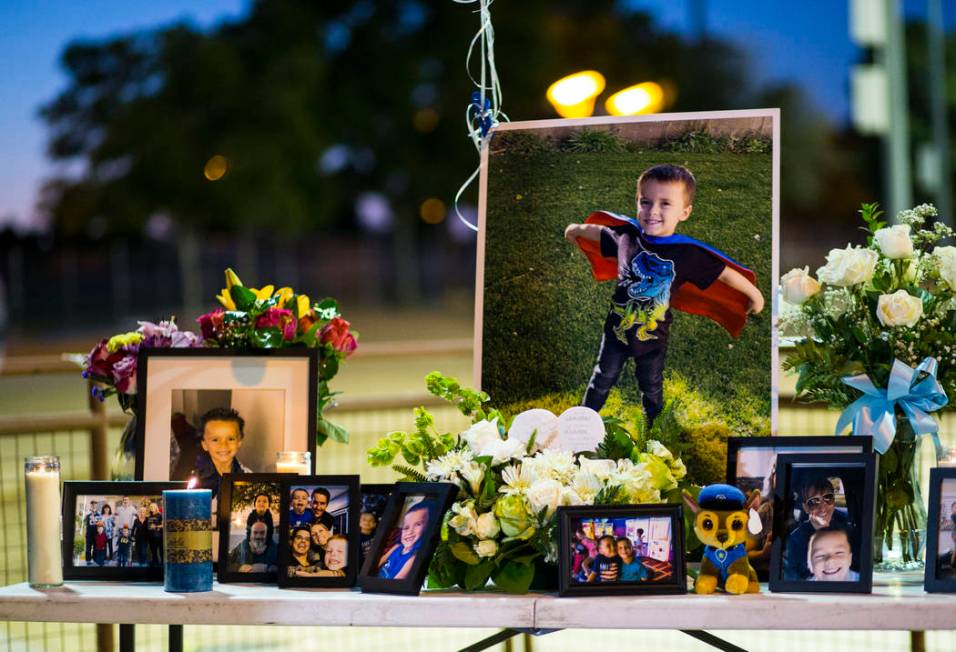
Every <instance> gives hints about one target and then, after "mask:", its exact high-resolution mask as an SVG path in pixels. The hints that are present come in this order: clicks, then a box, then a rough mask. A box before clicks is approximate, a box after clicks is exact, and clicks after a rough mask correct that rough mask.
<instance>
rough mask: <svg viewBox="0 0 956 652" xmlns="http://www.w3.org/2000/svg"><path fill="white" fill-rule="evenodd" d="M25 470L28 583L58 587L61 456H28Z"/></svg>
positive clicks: (60, 564) (60, 578) (61, 575)
mask: <svg viewBox="0 0 956 652" xmlns="http://www.w3.org/2000/svg"><path fill="white" fill-rule="evenodd" d="M25 471H26V496H27V550H28V560H29V582H30V586H35V587H39V588H45V587H51V586H60V585H61V584H63V556H62V554H61V549H60V511H61V503H60V459H59V458H58V457H52V456H51V457H28V458H27V460H26V465H25Z"/></svg>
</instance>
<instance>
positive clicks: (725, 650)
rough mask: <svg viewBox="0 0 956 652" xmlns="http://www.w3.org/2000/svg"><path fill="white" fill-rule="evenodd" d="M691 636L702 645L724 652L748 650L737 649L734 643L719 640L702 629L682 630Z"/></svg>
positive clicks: (743, 650)
mask: <svg viewBox="0 0 956 652" xmlns="http://www.w3.org/2000/svg"><path fill="white" fill-rule="evenodd" d="M680 631H682V632H684V633H685V634H687V635H688V636H690V637H691V638H696V639H697V640H698V641H700V642H701V643H706V644H707V645H710V646H711V647H715V648H717V649H718V650H722V652H747V650H745V649H743V648H742V647H737V646H736V645H734V644H733V643H728V642H727V641H725V640H724V639H722V638H718V637H716V636H714V635H713V634H711V633H709V632H705V631H703V630H700V629H682V630H680Z"/></svg>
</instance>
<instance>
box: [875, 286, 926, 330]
mask: <svg viewBox="0 0 956 652" xmlns="http://www.w3.org/2000/svg"><path fill="white" fill-rule="evenodd" d="M922 316H923V302H922V301H921V300H920V299H919V298H917V297H914V296H912V295H910V293H909V292H907V291H906V290H897V291H896V292H894V293H893V294H882V295H880V298H879V299H878V300H877V302H876V317H877V318H878V319H879V320H880V323H881V324H883V325H884V326H912V325H913V324H915V323H916V322H918V321H919V318H920V317H922Z"/></svg>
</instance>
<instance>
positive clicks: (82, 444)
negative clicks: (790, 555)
mask: <svg viewBox="0 0 956 652" xmlns="http://www.w3.org/2000/svg"><path fill="white" fill-rule="evenodd" d="M431 346H434V345H431ZM384 350H385V349H383V351H384ZM411 352H412V353H414V349H411ZM56 366H57V365H56V364H54V365H53V367H56ZM57 370H59V371H67V370H70V371H73V369H72V368H70V367H68V366H62V365H61V366H60V367H59V368H58V369H57V368H54V369H48V370H47V371H57ZM36 371H38V369H37V368H36V363H35V361H34V362H33V363H24V364H21V365H20V367H17V366H16V365H13V366H10V365H7V367H6V370H5V371H3V372H2V373H5V374H23V373H33V372H36ZM425 402H430V403H431V404H432V408H431V409H432V411H433V413H434V414H435V416H436V422H437V425H438V426H439V427H440V428H442V429H447V430H450V431H454V430H457V429H459V428H461V427H463V426H464V425H466V421H465V419H464V418H463V417H462V416H461V415H460V414H459V413H458V412H457V411H456V410H455V409H453V408H451V407H449V406H447V405H444V404H442V405H435V404H434V403H435V402H434V400H429V397H427V396H425V395H422V394H402V395H394V396H390V397H388V396H386V397H368V398H356V399H353V400H352V401H348V400H344V401H343V403H342V405H341V406H340V407H339V408H338V409H337V410H336V411H335V412H334V413H333V414H334V416H333V415H330V416H332V418H334V420H335V421H336V422H337V423H340V424H341V425H343V426H345V427H346V428H347V429H348V430H349V432H350V435H351V443H350V445H348V446H342V445H337V444H332V443H330V444H327V445H325V446H324V447H322V448H321V449H319V451H318V453H317V459H316V464H317V468H318V472H319V473H360V474H361V475H362V479H363V481H367V482H388V481H392V480H394V478H395V474H394V473H393V472H392V471H391V470H389V469H373V468H370V467H369V466H368V465H367V463H366V459H365V451H366V450H367V449H368V447H369V446H371V445H372V444H373V443H374V442H375V441H376V440H377V438H379V437H381V436H382V435H383V434H385V433H386V432H388V431H390V430H395V429H406V428H409V427H411V425H412V416H411V412H410V408H411V407H413V406H416V405H420V404H422V403H425ZM835 418H836V413H834V412H830V411H827V410H822V409H819V408H808V407H806V406H801V405H798V404H793V403H791V402H788V401H786V400H784V401H783V402H782V405H781V410H780V421H779V430H780V433H781V434H784V435H787V434H829V433H830V432H832V428H833V424H834V422H835ZM71 419H72V421H70V420H71ZM122 424H123V417H122V415H115V414H109V415H107V414H102V413H85V414H84V413H76V414H72V415H60V416H44V417H42V418H40V417H38V418H30V419H24V418H16V419H14V418H3V419H0V522H2V523H3V524H4V525H3V527H2V528H0V530H2V533H0V578H2V580H3V584H11V583H15V582H22V581H24V580H25V578H26V552H25V527H24V525H25V518H24V497H23V481H22V476H23V466H22V465H23V459H24V457H27V456H30V455H36V454H47V453H49V452H51V451H53V452H55V453H56V454H58V455H59V456H60V457H61V460H62V465H63V478H64V479H65V480H83V479H90V478H92V477H95V475H97V474H98V473H101V472H102V471H101V469H103V468H105V467H104V466H101V465H103V464H104V460H105V459H106V458H105V455H107V454H108V452H109V451H112V450H114V449H115V447H116V445H117V443H118V441H119V436H120V432H121V426H122ZM952 430H953V429H946V430H945V432H944V439H945V440H946V441H947V442H948V443H949V444H950V445H952V444H954V443H956V437H954V434H956V433H954V432H952ZM100 448H103V450H99V449H100ZM97 460H98V461H97ZM924 463H925V464H926V466H927V467H928V465H929V459H928V456H927V458H926V459H924ZM94 467H98V468H94ZM104 616H106V617H108V616H109V615H108V614H104ZM316 625H317V626H316V627H265V628H264V627H241V628H237V627H218V626H203V627H200V626H188V627H186V628H185V636H184V638H185V642H186V649H187V650H194V651H197V652H198V651H203V652H205V651H212V650H263V651H264V650H272V649H277V648H279V647H287V646H293V645H294V646H295V647H297V648H299V649H306V648H309V647H316V648H320V649H329V648H332V649H336V650H356V651H357V652H358V651H361V652H373V651H375V650H382V652H394V650H395V649H442V650H447V649H459V648H461V647H464V646H466V645H468V644H471V643H473V642H475V641H477V640H479V639H481V638H483V637H485V636H487V635H489V634H491V633H493V631H494V630H493V629H488V630H472V629H467V630H462V629H441V630H438V629H427V630H426V629H388V628H362V629H352V628H332V627H322V626H321V623H316ZM794 626H795V627H799V628H800V631H793V632H723V633H721V634H720V635H721V636H723V637H724V638H726V639H728V640H730V641H731V642H733V643H735V644H736V645H740V646H742V647H744V648H746V649H774V650H777V651H778V652H785V651H787V650H802V649H806V648H808V647H810V646H814V645H821V646H822V645H826V646H828V647H836V648H838V649H844V650H847V649H849V650H856V649H867V650H875V651H878V650H885V651H887V652H889V651H891V650H893V651H895V650H902V649H908V648H909V647H910V644H911V638H910V635H909V634H908V633H906V632H814V631H812V623H794ZM489 627H494V624H493V623H489ZM808 629H809V630H810V631H808ZM136 631H137V646H138V647H137V649H140V650H148V651H153V650H155V651H157V652H159V651H160V650H165V649H166V628H165V627H162V626H155V625H152V626H138V627H137V628H136ZM98 636H99V638H98ZM106 640H107V639H104V638H103V632H102V630H100V631H99V632H97V628H96V627H95V626H94V625H92V624H90V625H79V624H60V623H20V622H5V623H0V652H2V651H3V650H7V651H10V652H12V651H14V650H16V651H21V650H30V651H33V650H44V651H51V652H53V651H56V652H60V651H62V652H67V651H69V652H75V651H86V650H94V649H97V645H98V642H99V643H105V641H106ZM917 643H918V644H925V649H926V650H939V651H942V650H952V649H956V636H954V635H953V634H951V633H949V632H930V633H928V634H927V635H926V637H925V640H922V639H917ZM604 645H606V646H608V647H615V648H616V647H620V646H622V645H623V646H641V647H648V646H650V647H661V648H663V649H670V650H675V651H680V650H701V649H705V647H704V646H703V644H701V643H699V642H697V641H694V640H692V639H690V638H688V637H686V636H685V635H683V634H680V633H679V632H667V631H640V632H630V631H626V632H622V631H608V632H601V631H588V632H581V631H565V632H556V633H553V634H549V635H547V636H543V637H540V638H534V639H532V638H529V637H523V638H521V639H518V640H517V641H516V642H515V643H513V644H511V645H508V646H507V647H505V646H500V647H499V648H498V649H514V650H521V649H530V648H531V647H534V649H535V650H539V651H552V650H555V651H556V650H569V651H570V650H573V651H574V652H579V651H580V650H582V649H590V648H594V647H600V646H604Z"/></svg>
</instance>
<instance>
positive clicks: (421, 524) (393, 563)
mask: <svg viewBox="0 0 956 652" xmlns="http://www.w3.org/2000/svg"><path fill="white" fill-rule="evenodd" d="M430 520H431V505H430V503H428V502H427V501H421V502H419V503H416V504H415V505H413V506H412V507H410V508H409V509H408V511H407V512H405V516H404V517H402V525H401V528H400V530H399V537H398V542H397V543H395V545H393V546H391V547H390V548H389V549H388V550H387V551H386V552H385V554H383V555H382V557H381V559H380V560H379V565H378V576H379V577H381V578H382V579H386V580H400V579H404V578H405V577H406V576H408V574H409V573H410V572H411V570H412V566H414V565H415V555H416V553H417V552H418V549H419V548H420V547H421V545H422V539H423V537H424V535H425V532H426V531H427V530H428V523H429V521H430Z"/></svg>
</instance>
